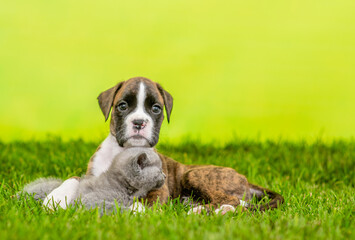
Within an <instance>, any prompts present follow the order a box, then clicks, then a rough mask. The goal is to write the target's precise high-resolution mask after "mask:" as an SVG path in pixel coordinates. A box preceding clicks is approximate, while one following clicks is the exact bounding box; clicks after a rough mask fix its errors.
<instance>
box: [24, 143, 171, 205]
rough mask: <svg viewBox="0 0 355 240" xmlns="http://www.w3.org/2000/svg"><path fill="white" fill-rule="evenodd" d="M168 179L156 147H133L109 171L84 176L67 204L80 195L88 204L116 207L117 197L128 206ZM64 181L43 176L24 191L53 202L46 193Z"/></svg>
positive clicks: (47, 201)
mask: <svg viewBox="0 0 355 240" xmlns="http://www.w3.org/2000/svg"><path fill="white" fill-rule="evenodd" d="M164 180H165V175H164V174H163V172H162V167H161V160H160V158H159V156H158V155H157V154H156V153H155V152H154V150H153V149H150V148H129V149H126V150H125V151H122V152H121V153H120V154H118V155H117V156H116V157H115V158H114V159H113V160H112V164H111V165H110V167H109V168H108V170H107V171H106V172H104V173H102V174H100V175H99V176H87V177H84V178H83V179H81V180H80V183H79V184H78V186H77V189H76V191H74V193H73V195H72V196H71V198H70V200H69V201H67V202H66V204H73V203H74V202H75V201H76V200H79V199H80V201H81V203H82V204H83V205H84V206H85V207H86V208H93V207H95V206H99V207H105V209H106V210H112V208H113V207H114V206H115V201H116V202H117V203H118V204H119V205H120V206H122V207H128V206H130V205H131V204H132V203H133V200H134V198H143V197H145V196H146V195H147V193H148V192H149V191H151V190H152V189H158V188H160V187H161V186H162V185H163V184H164ZM61 183H62V181H61V180H59V179H53V178H50V179H39V180H36V181H35V182H33V183H30V184H28V185H27V186H25V187H24V192H27V193H30V194H33V193H34V197H35V199H42V200H43V199H44V204H49V205H51V198H50V197H45V195H46V194H48V193H50V192H51V191H52V190H54V189H55V188H57V187H58V186H59V185H60V184H61Z"/></svg>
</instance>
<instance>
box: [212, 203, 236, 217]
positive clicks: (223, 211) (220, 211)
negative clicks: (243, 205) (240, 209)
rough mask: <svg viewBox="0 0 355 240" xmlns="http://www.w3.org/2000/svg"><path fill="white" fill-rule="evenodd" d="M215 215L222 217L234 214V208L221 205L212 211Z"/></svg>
mask: <svg viewBox="0 0 355 240" xmlns="http://www.w3.org/2000/svg"><path fill="white" fill-rule="evenodd" d="M214 212H215V213H216V214H221V215H224V214H226V213H227V212H235V207H233V206H232V205H227V204H226V205H222V206H220V207H219V208H217V209H216V210H215V211H214Z"/></svg>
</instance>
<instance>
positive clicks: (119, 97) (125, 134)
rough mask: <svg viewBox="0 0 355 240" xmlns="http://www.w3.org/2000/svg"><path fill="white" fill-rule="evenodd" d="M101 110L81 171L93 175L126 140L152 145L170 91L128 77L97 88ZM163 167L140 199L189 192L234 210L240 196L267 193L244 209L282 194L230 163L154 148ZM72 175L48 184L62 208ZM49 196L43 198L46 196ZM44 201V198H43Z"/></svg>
mask: <svg viewBox="0 0 355 240" xmlns="http://www.w3.org/2000/svg"><path fill="white" fill-rule="evenodd" d="M98 101H99V105H100V108H101V110H102V113H103V114H104V116H105V119H106V120H107V119H108V117H109V115H110V112H111V110H112V113H111V123H110V134H109V135H108V137H107V138H106V139H105V140H104V141H103V143H102V144H101V145H100V146H99V148H98V149H97V151H96V153H95V154H94V155H93V156H92V157H91V159H90V162H89V165H88V170H87V174H88V175H94V176H98V175H100V174H101V173H103V172H105V171H106V170H107V169H108V167H109V166H110V164H111V162H112V160H113V158H114V157H115V155H117V154H118V153H120V152H121V151H122V149H124V148H127V147H131V146H141V147H148V148H152V147H154V146H155V145H156V144H157V142H158V139H159V132H160V126H161V124H162V122H163V119H164V114H163V109H164V106H165V110H166V116H167V120H168V122H169V120H170V114H171V110H172V107H173V98H172V96H171V95H170V94H169V93H168V92H167V91H165V90H164V89H163V88H162V87H161V86H160V85H159V84H158V83H155V82H152V81H151V80H149V79H147V78H143V77H136V78H131V79H129V80H127V81H124V82H120V83H118V84H117V85H116V86H114V87H112V88H110V89H108V90H106V91H104V92H102V93H101V94H100V95H99V97H98ZM159 156H160V158H161V160H162V163H163V171H164V173H165V175H166V176H167V179H166V181H165V184H164V185H163V187H161V188H160V189H158V190H155V191H152V192H150V193H149V194H148V196H147V198H146V200H147V201H148V203H149V204H152V203H153V202H155V201H156V200H157V199H159V201H160V202H161V203H165V202H166V201H167V200H168V198H169V197H171V198H177V197H179V196H180V197H181V198H183V197H189V196H191V195H193V197H194V199H197V200H198V201H204V202H206V203H207V202H209V203H210V205H211V206H213V207H218V206H222V209H223V208H224V209H226V208H225V207H226V206H229V208H228V209H230V210H234V208H233V206H238V205H239V204H240V203H244V202H243V201H241V200H242V199H244V201H248V200H250V199H251V198H252V196H253V195H254V196H256V197H257V198H259V199H260V198H262V197H264V196H265V195H268V196H269V197H270V198H272V200H271V202H270V203H269V204H267V205H263V206H253V205H251V204H244V205H246V206H247V207H248V208H250V209H254V208H260V209H261V210H265V209H269V208H276V207H278V205H279V204H281V203H282V202H283V201H284V200H283V197H282V196H281V195H279V194H277V193H275V192H272V191H270V190H268V189H265V188H262V187H259V186H256V185H253V184H250V183H248V181H247V179H246V178H245V177H244V176H243V175H240V174H239V173H237V172H236V171H235V170H234V169H231V168H226V167H217V166H212V165H206V166H199V165H184V164H181V163H179V162H176V161H174V160H173V159H171V158H169V157H166V156H164V155H162V154H159ZM77 185H78V179H77V178H72V179H69V180H67V181H65V182H64V183H63V184H62V186H60V187H59V188H58V189H56V190H54V191H53V192H52V193H51V194H50V195H49V198H52V197H53V199H54V201H55V202H58V203H59V204H60V206H61V207H63V208H65V206H66V205H65V199H66V201H70V200H71V198H72V194H71V192H73V190H74V189H75V188H77ZM48 200H49V199H48ZM48 200H47V201H45V203H47V202H48Z"/></svg>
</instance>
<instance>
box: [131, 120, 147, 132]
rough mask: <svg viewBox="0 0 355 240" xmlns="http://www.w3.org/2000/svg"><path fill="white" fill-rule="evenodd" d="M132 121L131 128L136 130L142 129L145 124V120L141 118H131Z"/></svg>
mask: <svg viewBox="0 0 355 240" xmlns="http://www.w3.org/2000/svg"><path fill="white" fill-rule="evenodd" d="M132 123H133V128H134V129H136V130H142V129H143V128H145V126H146V125H147V122H146V121H144V120H143V119H136V120H133V121H132Z"/></svg>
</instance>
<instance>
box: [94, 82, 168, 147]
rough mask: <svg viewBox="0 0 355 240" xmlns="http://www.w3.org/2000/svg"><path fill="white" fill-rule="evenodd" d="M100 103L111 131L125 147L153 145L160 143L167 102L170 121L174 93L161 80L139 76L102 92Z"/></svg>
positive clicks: (99, 98)
mask: <svg viewBox="0 0 355 240" xmlns="http://www.w3.org/2000/svg"><path fill="white" fill-rule="evenodd" d="M98 100H99V105H100V108H101V110H102V113H103V114H104V116H105V119H106V120H107V119H108V117H109V115H110V111H111V109H112V113H111V124H110V131H111V134H112V135H113V136H115V137H116V139H117V142H118V144H119V145H120V146H121V147H132V146H134V147H138V146H141V147H153V146H154V145H156V144H157V143H158V140H159V132H160V127H161V124H162V122H163V119H164V114H163V109H164V106H165V110H166V116H167V120H168V122H169V121H170V114H171V110H172V107H173V98H172V96H171V95H170V94H169V93H168V92H167V91H165V90H164V89H163V88H162V87H161V86H160V85H159V84H158V83H155V82H153V81H151V80H149V79H147V78H143V77H136V78H131V79H129V80H127V81H124V82H120V83H118V84H117V85H116V86H114V87H112V88H110V89H108V90H106V91H104V92H102V93H101V94H100V95H99V97H98Z"/></svg>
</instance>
